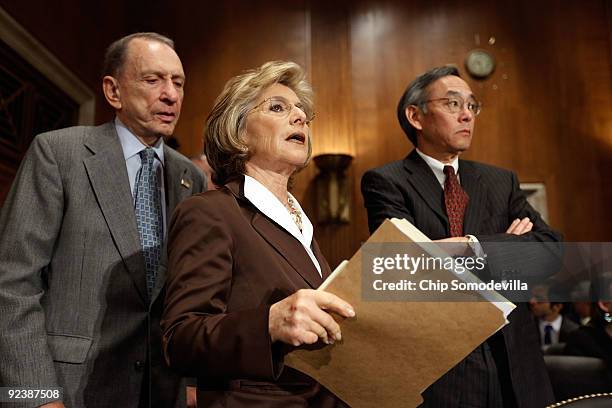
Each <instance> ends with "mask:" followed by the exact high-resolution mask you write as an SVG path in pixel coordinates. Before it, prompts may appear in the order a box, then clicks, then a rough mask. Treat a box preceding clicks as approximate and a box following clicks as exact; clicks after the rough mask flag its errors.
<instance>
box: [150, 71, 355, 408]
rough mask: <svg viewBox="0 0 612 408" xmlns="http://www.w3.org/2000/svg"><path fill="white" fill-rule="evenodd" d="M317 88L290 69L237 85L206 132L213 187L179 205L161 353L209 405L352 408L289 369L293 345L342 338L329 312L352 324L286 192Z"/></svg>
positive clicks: (304, 149)
mask: <svg viewBox="0 0 612 408" xmlns="http://www.w3.org/2000/svg"><path fill="white" fill-rule="evenodd" d="M312 118H313V109H312V89H311V87H310V85H309V84H308V83H307V82H306V80H305V79H304V72H303V70H302V69H301V68H300V67H299V66H298V65H297V64H295V63H292V62H269V63H266V64H264V65H262V66H261V67H260V68H258V69H255V70H251V71H247V72H245V73H244V74H242V75H239V76H237V77H234V78H232V79H231V80H230V81H229V82H228V83H227V84H226V86H225V88H224V90H223V91H222V93H221V95H219V97H218V98H217V100H216V103H215V106H214V107H213V110H212V112H211V114H210V115H209V117H208V119H207V122H206V128H205V136H204V138H205V154H206V156H207V157H208V160H209V163H210V165H211V167H212V169H213V171H214V176H213V181H214V182H215V184H216V185H219V186H224V187H222V188H220V189H218V190H216V191H209V192H206V193H204V194H201V195H198V196H195V197H192V198H190V199H188V200H185V201H183V203H182V204H180V205H179V206H178V207H177V209H176V211H175V213H174V215H173V217H172V221H171V225H170V231H169V244H168V252H169V276H168V280H167V294H166V305H165V312H164V316H163V321H162V329H163V331H164V336H163V347H164V355H165V357H166V360H167V361H168V363H169V365H170V366H171V367H173V368H174V369H176V370H177V371H180V372H182V373H183V374H184V375H187V376H192V377H197V378H198V393H197V397H198V406H201V407H207V408H208V407H211V408H212V407H279V408H280V407H283V408H287V407H307V406H313V407H335V406H345V404H343V403H342V402H341V401H340V400H338V399H337V398H336V397H335V396H334V395H333V394H331V393H330V392H329V391H328V390H326V389H325V388H323V387H322V386H321V385H320V384H318V383H316V382H315V381H314V380H312V379H311V378H310V377H308V376H306V375H305V374H303V373H301V372H299V371H296V370H293V369H291V368H289V367H283V356H284V354H286V353H287V352H288V351H289V350H290V349H291V347H298V346H301V345H305V344H315V343H318V344H319V346H321V347H322V346H325V344H330V343H333V342H334V341H338V340H340V339H341V333H340V327H339V325H338V324H337V323H336V321H335V320H334V319H333V318H332V317H331V315H330V314H329V313H330V312H334V313H336V314H338V315H340V316H343V317H352V316H354V311H353V309H352V307H351V306H350V305H349V304H348V303H346V302H345V301H343V300H342V299H340V298H338V297H336V296H334V295H332V294H329V293H325V292H318V291H316V290H314V289H316V288H317V287H318V286H319V285H320V284H321V283H322V282H323V280H324V279H325V278H326V277H327V276H328V275H329V273H330V268H329V265H328V264H327V262H326V261H325V258H324V257H323V255H322V254H321V251H320V250H319V247H318V245H317V243H316V241H315V240H314V238H313V227H312V224H311V223H310V221H309V220H308V217H307V216H306V214H305V213H304V212H303V211H302V209H301V207H300V205H299V204H298V202H297V200H296V199H295V197H293V196H292V195H291V193H289V192H288V190H287V185H288V183H289V180H290V178H291V176H292V175H293V174H294V173H295V172H296V171H298V170H300V169H301V168H303V167H304V166H305V165H306V164H307V163H308V161H309V159H310V153H311V150H312V149H311V138H310V128H309V125H310V122H311V121H312Z"/></svg>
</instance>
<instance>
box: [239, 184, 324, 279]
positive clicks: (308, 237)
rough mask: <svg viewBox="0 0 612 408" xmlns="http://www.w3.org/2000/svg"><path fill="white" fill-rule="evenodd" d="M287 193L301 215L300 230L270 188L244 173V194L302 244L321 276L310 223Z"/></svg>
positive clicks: (296, 202)
mask: <svg viewBox="0 0 612 408" xmlns="http://www.w3.org/2000/svg"><path fill="white" fill-rule="evenodd" d="M288 194H289V196H290V197H291V198H292V199H293V202H294V203H295V207H296V210H297V211H299V212H300V214H301V216H302V231H300V229H299V228H298V226H297V225H296V224H295V221H294V220H293V217H292V216H291V214H290V213H289V210H287V207H285V205H284V204H283V203H281V202H280V200H279V199H278V198H277V197H276V196H275V195H274V194H272V192H271V191H270V190H268V189H267V188H266V187H265V186H264V185H263V184H261V183H260V182H259V181H257V180H255V179H254V178H253V177H251V176H247V175H246V174H245V175H244V196H245V197H246V198H247V199H248V200H249V201H250V202H251V203H253V205H254V206H255V207H257V209H258V210H259V211H261V212H262V213H264V214H265V215H266V216H268V218H270V219H272V220H274V222H276V223H277V224H278V225H280V226H281V227H283V229H284V230H285V231H287V232H288V233H290V234H291V235H293V236H294V237H295V239H297V240H298V241H299V242H300V243H301V244H302V246H303V247H304V249H305V250H306V253H307V254H308V256H309V257H310V260H311V261H312V263H313V264H314V266H315V267H316V268H317V271H318V272H319V275H320V276H323V275H322V274H321V265H319V261H318V260H317V257H316V256H315V255H314V252H312V248H311V245H312V236H313V227H312V224H311V222H310V220H309V219H308V217H307V216H306V213H305V212H304V211H303V210H302V207H301V206H300V203H298V201H297V200H296V199H295V197H293V195H291V193H288Z"/></svg>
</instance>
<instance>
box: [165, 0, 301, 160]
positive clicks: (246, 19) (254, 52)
mask: <svg viewBox="0 0 612 408" xmlns="http://www.w3.org/2000/svg"><path fill="white" fill-rule="evenodd" d="M277 6H278V3H273V2H271V1H253V2H240V1H235V0H233V1H226V2H193V3H192V4H190V7H179V8H176V9H175V12H174V13H173V14H174V15H173V17H172V19H171V20H170V23H171V25H170V26H166V28H167V29H168V33H169V34H170V35H171V36H172V37H173V38H174V39H175V41H176V44H177V49H178V52H179V56H180V57H181V60H182V61H183V66H184V69H185V73H186V75H187V83H186V88H185V99H184V102H183V110H182V113H181V119H180V121H179V124H178V126H177V130H176V135H177V138H178V139H179V141H180V143H181V146H182V148H181V152H182V153H183V154H185V155H187V156H193V155H196V154H199V153H200V152H201V151H202V141H201V137H202V131H203V128H204V122H205V120H206V116H207V115H208V113H209V112H210V109H211V108H212V106H213V103H214V100H215V98H216V97H217V96H218V94H219V93H220V92H221V90H222V89H223V85H224V84H225V82H226V81H227V80H228V79H229V78H231V77H232V76H235V75H237V74H239V73H241V72H243V71H244V70H246V69H252V68H255V67H258V66H260V65H261V64H263V63H264V62H266V61H270V60H292V61H295V62H297V63H298V64H300V65H302V66H303V67H305V68H306V69H308V68H309V65H310V32H309V29H310V23H309V19H310V15H309V11H308V9H307V8H306V7H305V5H304V3H303V2H299V1H298V2H291V3H289V4H288V5H287V7H280V8H279V7H277ZM160 8H161V9H163V7H160ZM160 13H161V11H160ZM158 18H159V19H160V22H159V23H158V24H162V22H163V21H165V20H166V19H167V18H166V17H165V15H163V14H158Z"/></svg>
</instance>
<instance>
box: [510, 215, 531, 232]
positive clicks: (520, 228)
mask: <svg viewBox="0 0 612 408" xmlns="http://www.w3.org/2000/svg"><path fill="white" fill-rule="evenodd" d="M532 228H533V223H532V222H531V221H530V220H529V218H528V217H525V218H523V219H522V220H519V219H518V218H517V219H516V220H514V221H512V224H510V226H509V227H508V229H507V230H506V234H514V235H523V234H526V233H528V232H530V231H531V229H532Z"/></svg>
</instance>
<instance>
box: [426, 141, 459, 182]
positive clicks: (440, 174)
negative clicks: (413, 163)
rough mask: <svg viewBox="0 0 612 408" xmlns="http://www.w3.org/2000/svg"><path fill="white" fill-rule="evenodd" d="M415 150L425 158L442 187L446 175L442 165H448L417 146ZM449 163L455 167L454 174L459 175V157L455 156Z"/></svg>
mask: <svg viewBox="0 0 612 408" xmlns="http://www.w3.org/2000/svg"><path fill="white" fill-rule="evenodd" d="M416 151H417V153H418V154H419V156H421V158H422V159H423V160H425V163H427V165H428V166H429V168H430V169H431V171H433V173H434V175H435V176H436V178H437V179H438V182H439V183H440V185H441V186H443V187H444V180H446V175H445V174H444V166H448V164H444V163H442V162H441V161H439V160H437V159H434V158H433V157H431V156H428V155H426V154H425V153H423V152H422V151H420V150H419V149H418V148H417V149H416ZM450 165H451V166H453V169H455V174H457V177H459V157H458V156H457V157H455V158H454V159H453V161H452V162H451V164H450Z"/></svg>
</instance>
